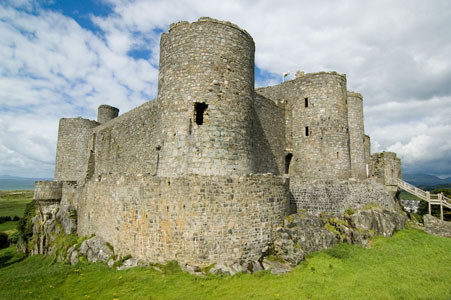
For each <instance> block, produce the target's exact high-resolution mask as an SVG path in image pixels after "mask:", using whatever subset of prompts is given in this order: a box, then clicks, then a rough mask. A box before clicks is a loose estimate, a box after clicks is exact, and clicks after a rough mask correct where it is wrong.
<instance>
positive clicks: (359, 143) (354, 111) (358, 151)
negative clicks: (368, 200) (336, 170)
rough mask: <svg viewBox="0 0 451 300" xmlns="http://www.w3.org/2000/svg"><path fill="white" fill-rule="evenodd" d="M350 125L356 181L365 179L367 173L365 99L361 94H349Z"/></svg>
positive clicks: (352, 163)
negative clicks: (364, 123)
mask: <svg viewBox="0 0 451 300" xmlns="http://www.w3.org/2000/svg"><path fill="white" fill-rule="evenodd" d="M348 124H349V140H350V144H349V145H350V150H351V176H352V177H354V178H356V179H365V178H367V174H366V173H367V172H366V161H365V147H364V140H365V137H364V136H365V132H364V125H363V97H362V95H361V94H359V93H354V92H348Z"/></svg>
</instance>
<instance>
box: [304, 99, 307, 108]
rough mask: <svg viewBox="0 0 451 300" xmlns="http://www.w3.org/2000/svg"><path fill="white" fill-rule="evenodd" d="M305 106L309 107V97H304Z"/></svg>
mask: <svg viewBox="0 0 451 300" xmlns="http://www.w3.org/2000/svg"><path fill="white" fill-rule="evenodd" d="M304 106H305V107H308V98H304Z"/></svg>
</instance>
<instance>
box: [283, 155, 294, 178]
mask: <svg viewBox="0 0 451 300" xmlns="http://www.w3.org/2000/svg"><path fill="white" fill-rule="evenodd" d="M292 158H293V154H292V153H288V154H287V155H286V156H285V174H289V172H290V163H291V159H292Z"/></svg>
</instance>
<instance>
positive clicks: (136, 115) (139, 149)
mask: <svg viewBox="0 0 451 300" xmlns="http://www.w3.org/2000/svg"><path fill="white" fill-rule="evenodd" d="M158 114H159V113H158V100H152V101H149V102H146V103H144V104H143V105H141V106H139V107H137V108H135V109H133V110H131V111H129V112H127V113H125V114H123V115H121V116H119V117H117V118H115V119H113V120H111V121H109V122H107V123H105V124H102V125H100V126H98V127H97V128H95V130H94V131H93V136H92V140H94V141H93V142H91V145H92V146H91V148H90V150H91V153H92V155H91V157H90V165H92V166H94V167H93V169H92V170H91V174H95V175H96V176H97V175H99V174H107V173H127V174H146V173H149V174H155V173H156V172H157V168H158V161H159V159H160V157H159V155H160V153H159V150H158V149H159V147H161V143H160V142H159V136H160V133H159V127H158Z"/></svg>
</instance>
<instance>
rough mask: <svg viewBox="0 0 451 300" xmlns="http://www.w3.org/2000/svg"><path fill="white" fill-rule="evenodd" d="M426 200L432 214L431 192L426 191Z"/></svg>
mask: <svg viewBox="0 0 451 300" xmlns="http://www.w3.org/2000/svg"><path fill="white" fill-rule="evenodd" d="M426 201H427V202H428V212H429V215H431V193H430V192H426Z"/></svg>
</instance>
